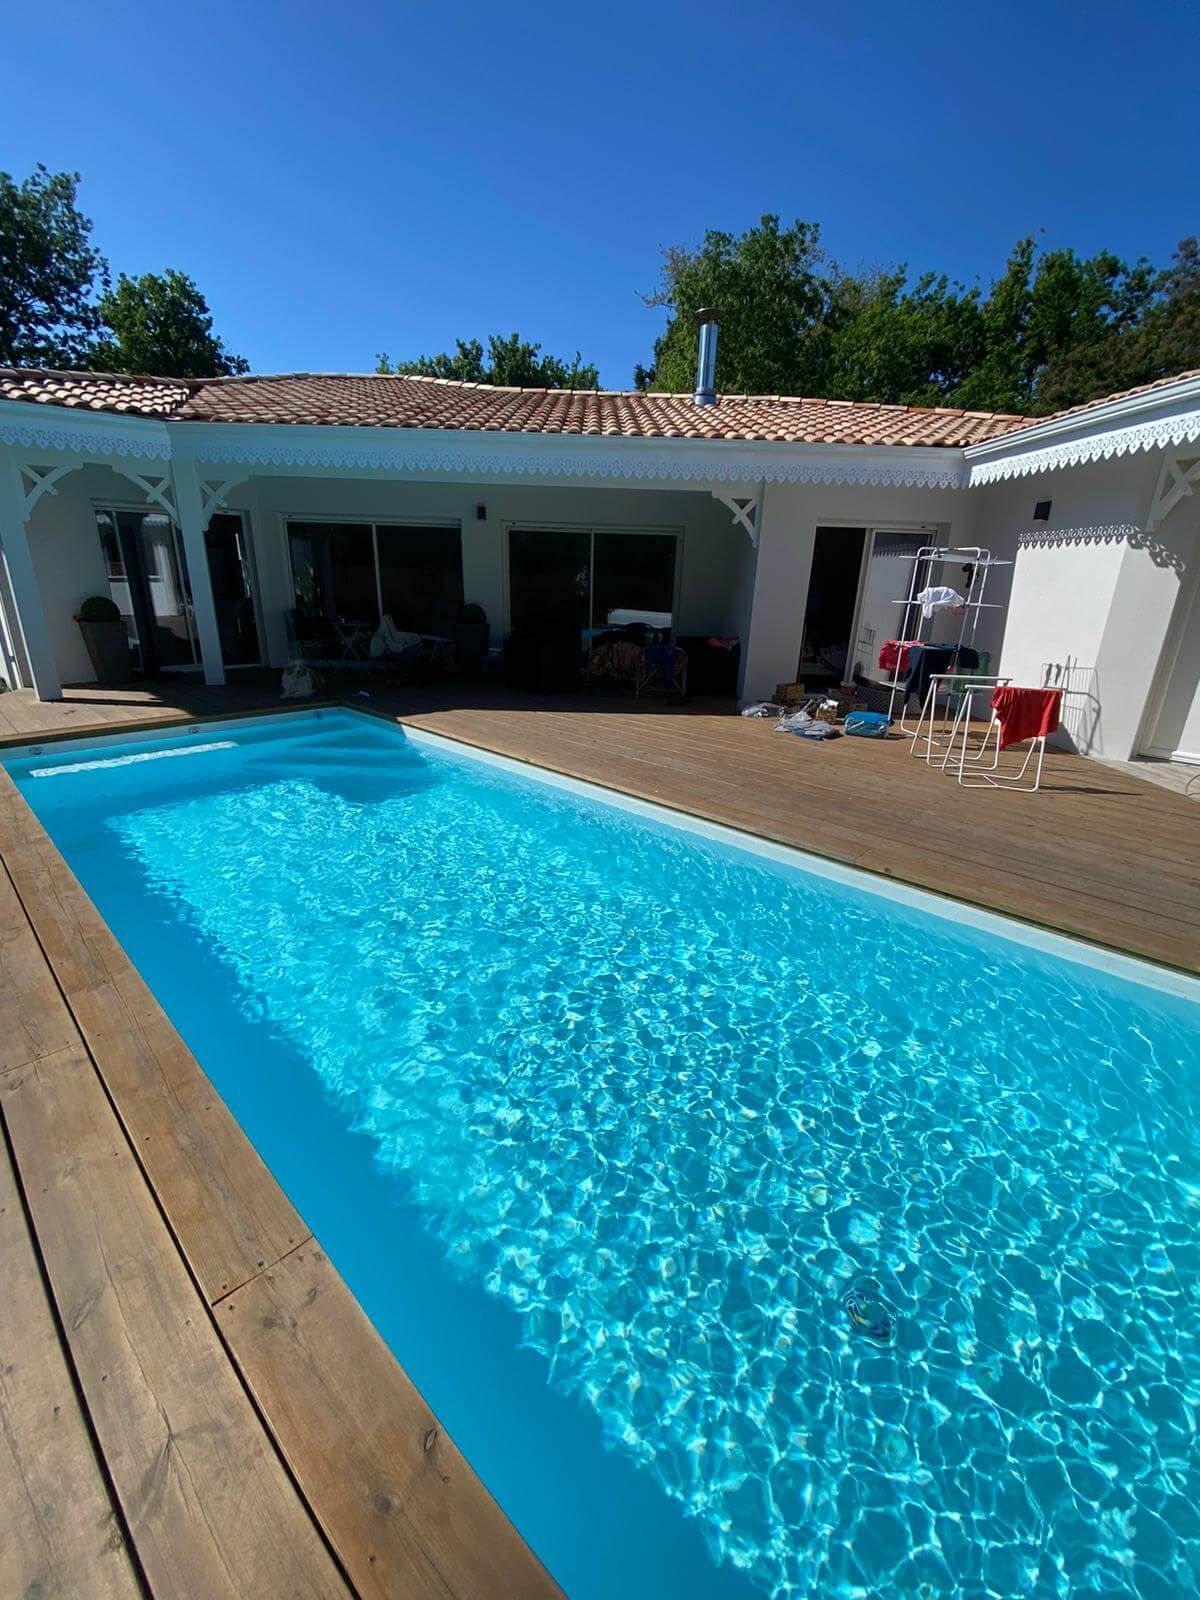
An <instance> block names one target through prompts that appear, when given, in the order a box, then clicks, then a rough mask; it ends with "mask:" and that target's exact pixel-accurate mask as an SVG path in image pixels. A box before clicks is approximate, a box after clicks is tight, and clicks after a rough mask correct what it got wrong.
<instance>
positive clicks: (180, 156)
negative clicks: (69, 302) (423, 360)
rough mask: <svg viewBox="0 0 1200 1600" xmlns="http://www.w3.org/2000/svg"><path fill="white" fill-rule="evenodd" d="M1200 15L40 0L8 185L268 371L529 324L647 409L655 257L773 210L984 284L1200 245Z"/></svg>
mask: <svg viewBox="0 0 1200 1600" xmlns="http://www.w3.org/2000/svg"><path fill="white" fill-rule="evenodd" d="M1198 22H1200V13H1198V11H1197V8H1196V6H1195V5H1194V4H1184V3H1180V0H1161V3H1158V4H1156V5H1154V6H1153V7H1141V6H1136V5H1130V4H1128V3H1127V4H1124V5H1120V6H1117V5H1110V4H1106V3H1103V0H1100V3H1095V4H1083V3H1081V4H1075V5H1070V4H1059V3H1054V0H1048V3H1043V4H1028V5H1007V6H1006V5H989V4H981V5H972V4H968V5H964V6H950V5H937V6H935V5H926V4H922V3H916V4H912V5H908V6H898V5H895V4H888V5H883V4H876V3H875V0H861V3H859V4H857V5H855V6H840V5H823V6H816V5H801V4H797V3H791V4H785V3H777V0H746V3H741V4H726V5H715V4H709V3H705V0H690V3H683V0H670V3H656V0H641V3H638V4H629V3H626V0H607V3H605V4H590V5H579V6H566V5H562V4H561V3H560V4H555V5H546V4H542V3H540V0H523V3H521V4H519V5H518V4H507V5H498V4H487V5H484V4H466V3H460V0H441V3H439V4H437V5H434V6H429V5H423V6H414V5H408V4H398V3H392V4H388V3H378V0H369V3H358V4H356V3H353V0H351V3H348V4H345V3H344V4H342V5H340V6H330V5H317V4H314V3H312V0H291V3H288V4H278V5H270V4H262V3H260V0H242V3H240V4H237V5H234V4H230V3H227V0H210V3H205V4H191V5H174V6H172V5H163V4H161V3H156V4H149V3H146V4H133V3H130V0H106V3H105V4H104V5H103V6H97V5H95V4H94V3H92V0H88V3H78V0H76V3H70V4H65V3H62V0H40V3H38V4H25V5H23V6H21V7H20V9H19V10H16V9H15V8H8V10H7V11H6V15H5V19H4V22H3V24H2V25H0V26H2V29H3V32H2V34H0V37H2V38H3V41H4V48H3V56H4V78H5V92H4V94H3V95H2V96H0V168H4V169H6V170H8V171H11V172H13V173H14V174H16V175H19V176H21V175H24V174H25V173H26V172H28V171H29V170H30V168H31V167H32V165H33V164H34V162H36V161H38V160H41V161H43V162H45V163H46V164H47V165H48V166H50V167H51V168H71V169H77V170H78V171H80V172H81V173H82V175H83V184H82V189H81V199H82V204H83V206H84V208H85V209H86V210H87V211H88V212H89V214H90V215H91V216H92V217H93V218H94V219H95V223H96V239H97V241H98V243H99V244H100V246H101V248H102V249H103V250H104V252H105V253H106V255H107V256H108V258H109V260H110V261H111V263H112V266H113V269H114V272H115V271H119V270H124V271H128V272H141V271H148V270H161V269H163V268H164V267H167V266H175V267H179V268H181V269H182V270H184V271H186V272H189V273H190V274H191V275H192V276H193V277H194V278H195V279H196V280H197V281H198V283H199V284H200V286H201V288H202V289H203V291H204V292H205V294H206V295H207V297H208V299H209V302H210V304H211V306H212V308H213V311H214V313H215V315H216V320H217V327H218V331H219V332H220V333H221V334H222V336H223V337H224V338H225V340H226V342H227V343H228V344H229V345H230V346H231V347H232V348H233V349H235V350H237V351H239V352H241V353H243V354H244V355H246V356H247V357H248V358H249V360H250V362H251V364H252V366H253V368H254V370H256V371H264V372H266V371H292V370H309V371H369V370H370V369H371V368H372V367H373V365H374V362H375V357H376V354H377V352H379V351H380V350H387V351H389V352H390V353H391V354H392V355H393V356H404V355H415V354H418V353H423V352H430V351H434V350H438V349H443V348H446V347H448V346H450V345H452V342H453V340H454V339H455V337H466V336H469V335H472V334H474V335H479V336H483V335H485V334H486V333H488V332H489V331H493V330H495V331H509V330H511V329H514V328H515V329H518V330H519V331H520V333H521V334H522V335H523V336H524V337H526V338H531V339H536V340H539V341H541V343H542V344H543V345H544V347H545V348H546V349H547V350H550V351H553V352H555V353H558V354H568V353H571V352H573V351H574V350H575V349H576V348H579V349H581V350H582V352H583V354H584V356H585V358H587V359H590V360H594V361H596V362H597V363H598V364H599V366H600V370H601V377H602V380H603V381H604V383H605V384H606V385H608V386H610V387H626V386H628V384H629V383H630V381H631V375H632V369H633V365H634V363H635V362H636V361H638V360H645V359H648V357H649V354H650V349H651V345H652V343H653V340H654V337H655V334H656V333H657V331H658V330H659V328H660V326H661V322H662V313H661V312H657V311H651V310H647V309H646V308H645V307H643V306H642V304H641V302H640V301H639V299H638V297H637V291H638V290H648V289H650V288H652V287H653V285H654V283H655V280H656V277H657V272H658V262H659V251H660V248H661V247H662V246H663V245H666V244H670V243H672V242H676V241H681V242H688V241H694V240H696V239H697V238H698V237H699V236H700V234H701V233H702V232H703V231H704V229H705V228H706V227H720V228H727V229H731V230H735V231H740V230H741V229H743V228H745V227H746V226H748V225H749V224H750V223H752V222H753V221H755V220H756V219H757V218H758V216H759V215H760V214H761V213H763V212H765V211H775V212H778V213H780V214H781V215H782V216H783V217H784V218H785V219H788V220H790V219H792V218H794V217H803V218H805V219H807V220H811V221H816V222H819V223H820V224H821V225H822V228H823V232H824V241H825V244H826V246H827V248H828V250H829V251H830V253H831V254H832V255H833V256H834V257H836V258H838V259H840V260H842V261H845V262H847V263H849V264H858V263H862V262H865V261H889V262H890V261H893V260H907V261H909V262H910V264H911V265H912V266H913V267H914V268H917V267H931V268H936V269H938V270H945V271H948V272H950V273H951V274H952V275H955V276H958V277H962V278H965V279H967V280H972V279H974V278H975V277H977V276H980V275H982V276H985V277H986V276H987V275H989V274H990V273H992V272H993V270H998V269H999V266H1000V265H1001V263H1002V261H1003V258H1004V256H1005V253H1006V252H1007V250H1008V248H1009V247H1010V245H1011V244H1012V242H1013V241H1014V240H1015V239H1016V238H1017V237H1018V236H1020V235H1022V234H1025V233H1028V232H1033V231H1036V230H1039V229H1042V230H1044V235H1043V237H1044V240H1045V242H1047V243H1048V244H1055V245H1057V244H1072V245H1074V246H1075V247H1076V248H1077V249H1079V250H1081V251H1086V252H1091V251H1094V250H1096V249H1099V248H1102V247H1107V248H1111V249H1114V250H1117V251H1118V252H1120V253H1123V254H1128V255H1130V256H1137V255H1141V254H1146V255H1149V256H1150V257H1151V258H1152V259H1154V260H1155V261H1165V260H1166V259H1167V257H1168V256H1169V254H1170V252H1171V250H1172V248H1173V247H1174V245H1175V243H1176V242H1177V240H1178V239H1179V238H1181V237H1182V236H1183V235H1185V234H1187V233H1192V232H1196V231H1197V230H1200V205H1198V204H1197V202H1196V196H1197V194H1198V193H1200V134H1198V133H1197V124H1196V114H1195V101H1194V94H1193V92H1192V91H1193V88H1194V85H1195V84H1196V82H1197V68H1198V67H1200V26H1198Z"/></svg>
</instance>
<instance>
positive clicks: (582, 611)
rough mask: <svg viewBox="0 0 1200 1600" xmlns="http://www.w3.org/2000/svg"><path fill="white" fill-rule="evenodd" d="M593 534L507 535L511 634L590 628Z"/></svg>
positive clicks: (518, 531) (532, 531)
mask: <svg viewBox="0 0 1200 1600" xmlns="http://www.w3.org/2000/svg"><path fill="white" fill-rule="evenodd" d="M590 586H591V534H589V533H581V532H580V531H579V530H578V529H559V528H513V529H512V531H511V532H510V533H509V536H508V590H509V611H510V613H511V621H512V627H513V631H514V632H515V631H516V630H517V629H518V628H545V627H547V626H554V625H556V624H558V625H562V626H568V627H572V628H577V629H579V630H580V633H581V634H582V631H583V629H584V628H586V627H587V625H588V621H587V619H588V593H589V589H590Z"/></svg>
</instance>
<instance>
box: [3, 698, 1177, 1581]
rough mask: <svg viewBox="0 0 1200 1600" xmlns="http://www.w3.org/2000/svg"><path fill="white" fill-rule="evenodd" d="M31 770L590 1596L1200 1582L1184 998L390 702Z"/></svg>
mask: <svg viewBox="0 0 1200 1600" xmlns="http://www.w3.org/2000/svg"><path fill="white" fill-rule="evenodd" d="M167 751H171V752H174V754H173V756H172V758H171V759H166V758H165V757H164V758H162V759H147V760H136V761H129V760H127V759H125V758H126V757H127V756H128V755H130V754H136V755H140V756H151V757H154V756H159V755H160V753H162V752H167ZM7 764H8V766H9V769H10V771H12V773H13V775H14V777H15V778H16V779H17V781H18V783H19V784H20V787H21V789H22V791H23V792H24V794H25V796H26V798H27V799H28V800H29V802H30V804H31V805H32V806H33V808H34V810H35V811H36V812H37V814H38V816H39V817H40V818H41V819H42V821H43V823H44V824H45V825H46V827H47V829H48V830H49V832H50V833H51V835H52V836H53V838H54V839H55V841H56V842H57V844H58V846H59V848H60V849H61V850H62V851H63V853H64V855H65V856H66V858H67V860H68V861H69V862H70V864H71V866H72V867H73V868H74V870H75V872H76V873H77V875H78V876H79V877H80V879H81V880H82V882H83V883H84V885H85V887H86V888H87V889H88V891H89V892H90V893H91V895H92V897H93V898H94V899H95V901H96V902H97V904H98V905H99V907H100V909H101V911H102V912H103V914H104V915H105V917H106V918H107V920H108V922H109V924H110V926H111V927H112V928H113V930H114V932H115V933H116V935H117V937H118V938H119V939H120V940H121V942H122V943H123V945H124V946H125V948H126V949H127V951H128V952H129V954H130V955H131V957H132V958H133V960H134V961H135V962H136V964H137V965H138V967H139V968H140V970H141V971H142V973H143V974H144V975H145V977H146V979H147V981H148V982H149V983H150V984H151V986H152V987H153V989H154V991H155V992H156V994H157V995H158V998H159V999H160V1001H161V1002H162V1003H163V1005H164V1006H165V1008H166V1010H167V1011H168V1013H169V1014H170V1015H171V1017H172V1018H173V1020H174V1021H175V1023H176V1025H177V1026H178V1028H179V1029H180V1031H181V1032H182V1033H183V1035H184V1037H185V1039H186V1040H187V1041H188V1043H189V1045H190V1046H191V1047H192V1049H193V1050H194V1051H195V1053H196V1055H197V1056H198V1058H199V1059H200V1061H201V1063H202V1064H203V1066H204V1067H205V1069H206V1070H207V1071H208V1073H209V1074H210V1076H211V1077H212V1079H213V1080H214V1082H215V1084H216V1086H217V1088H218V1090H219V1091H220V1092H221V1094H222V1095H223V1096H224V1098H225V1099H226V1101H227V1102H228V1103H229V1105H230V1106H231V1108H232V1109H233V1111H234V1113H235V1114H236V1115H237V1116H238V1117H239V1119H240V1120H241V1122H242V1124H243V1126H244V1127H245V1128H246V1130H247V1132H248V1133H249V1135H250V1137H251V1138H252V1139H253V1140H254V1142H255V1144H256V1145H257V1146H258V1148H259V1149H260V1151H261V1152H262V1153H263V1155H264V1157H265V1159H266V1160H267V1161H268V1162H269V1163H270V1165H271V1167H272V1169H273V1170H274V1171H275V1173H276V1175H277V1176H278V1177H279V1179H280V1181H281V1182H282V1183H283V1185H284V1187H285V1188H286V1189H287V1190H288V1192H289V1194H290V1195H291V1197H292V1199H293V1200H294V1201H295V1203H296V1204H297V1206H298V1207H299V1209H300V1210H301V1212H302V1213H303V1215H304V1216H305V1218H306V1220H307V1222H308V1224H309V1225H310V1227H312V1228H313V1230H314V1232H315V1233H316V1234H317V1235H318V1237H319V1238H320V1239H321V1241H322V1243H323V1244H324V1246H325V1247H326V1249H327V1250H328V1252H329V1254H330V1256H331V1257H332V1259H333V1260H334V1262H335V1263H336V1264H337V1266H338V1267H339V1269H340V1270H341V1271H342V1273H343V1275H344V1276H345V1277H346V1279H347V1281H348V1282H349V1284H350V1286H351V1288H352V1289H353V1290H354V1292H355V1293H356V1294H357V1295H358V1297H359V1299H360V1300H361V1301H362V1303H363V1305H364V1307H365V1309H366V1310H367V1312H368V1314H369V1315H370V1316H371V1317H372V1318H373V1320H374V1321H375V1323H376V1325H377V1326H378V1327H379V1329H380V1330H381V1332H382V1333H383V1335H384V1337H385V1338H386V1339H387V1340H388V1341H389V1343H390V1344H391V1346H392V1348H393V1349H394V1350H395V1352H396V1354H397V1356H398V1358H399V1359H400V1361H401V1362H402V1363H403V1365H404V1366H405V1368H406V1369H407V1371H408V1372H409V1373H410V1375H411V1376H412V1377H413V1379H414V1380H415V1381H416V1383H417V1384H418V1385H419V1386H420V1388H421V1389H422V1391H423V1392H424V1393H425V1395H426V1398H427V1399H428V1400H429V1402H430V1403H431V1405H432V1406H433V1407H434V1409H435V1410H436V1411H437V1412H438V1413H439V1414H440V1416H441V1418H442V1421H443V1423H444V1424H445V1425H446V1427H447V1428H448V1429H449V1430H450V1432H451V1434H452V1435H453V1436H454V1438H455V1439H456V1442H457V1443H458V1444H459V1445H460V1446H461V1447H462V1448H463V1450H464V1451H465V1453H466V1455H467V1456H468V1458H469V1459H470V1460H471V1461H472V1463H473V1464H474V1466H475V1467H476V1469H477V1470H478V1471H479V1473H480V1474H481V1476H482V1477H483V1478H484V1480H485V1482H486V1483H487V1484H488V1486H489V1487H490V1488H491V1490H492V1491H493V1493H494V1494H495V1495H496V1496H497V1498H498V1499H499V1501H500V1502H501V1504H502V1505H503V1506H504V1507H505V1509H506V1510H507V1511H508V1513H509V1514H510V1515H511V1516H512V1518H513V1519H514V1521H515V1522H516V1524H517V1526H518V1527H519V1528H520V1529H521V1531H522V1532H523V1533H524V1534H525V1536H526V1538H527V1539H528V1540H529V1541H530V1543H531V1544H532V1545H533V1547H534V1548H535V1550H536V1551H537V1552H538V1554H539V1555H540V1556H541V1557H542V1559H543V1560H544V1561H545V1562H546V1564H547V1565H548V1567H549V1568H550V1570H551V1571H552V1572H553V1573H554V1574H555V1576H556V1577H557V1578H558V1579H559V1581H560V1582H561V1583H562V1585H563V1587H564V1588H565V1589H566V1591H567V1593H568V1595H569V1596H571V1600H609V1597H612V1596H615V1595H621V1596H623V1597H628V1600H650V1597H660V1596H664V1595H687V1596H689V1597H697V1600H707V1597H713V1600H725V1597H733V1596H740V1597H746V1600H750V1597H753V1596H755V1595H764V1594H765V1595H774V1596H777V1597H783V1596H789V1597H800V1596H804V1597H809V1596H812V1597H816V1596H821V1597H829V1596H846V1597H849V1596H893V1595H895V1596H930V1597H945V1596H949V1597H963V1600H968V1597H969V1600H976V1597H983V1596H997V1597H1002V1600H1008V1597H1016V1596H1026V1595H1028V1596H1039V1597H1040V1596H1060V1595H1061V1596H1068V1595H1069V1596H1075V1597H1079V1596H1088V1597H1095V1600H1101V1597H1104V1600H1107V1597H1110V1596H1126V1595H1137V1596H1141V1597H1153V1600H1158V1597H1163V1600H1166V1597H1167V1596H1171V1597H1173V1600H1174V1597H1177V1596H1179V1595H1180V1594H1181V1593H1183V1594H1187V1593H1195V1592H1197V1590H1198V1589H1200V1511H1198V1510H1197V1507H1198V1506H1200V1459H1198V1456H1197V1447H1196V1432H1195V1428H1196V1409H1197V1406H1198V1405H1200V1300H1198V1298H1197V1294H1198V1278H1197V1268H1198V1266H1200V1238H1198V1235H1197V1222H1198V1221H1200V1131H1198V1130H1200V1119H1198V1117H1197V1083H1198V1081H1200V1079H1198V1069H1200V1061H1198V1059H1197V1056H1198V1051H1197V1040H1198V1032H1197V1019H1198V1016H1200V1007H1198V1006H1197V1005H1196V1004H1195V1003H1194V1001H1193V1000H1192V999H1191V997H1190V996H1189V995H1188V994H1187V993H1186V992H1185V990H1186V986H1185V985H1182V984H1180V985H1177V986H1176V989H1177V990H1178V991H1179V992H1172V989H1171V985H1170V984H1167V985H1165V986H1164V987H1162V988H1158V987H1155V986H1149V985H1145V984H1141V983H1134V982H1133V981H1131V980H1130V979H1129V978H1128V977H1123V976H1117V975H1114V974H1113V973H1111V972H1108V971H1104V970H1101V969H1100V968H1099V967H1097V966H1095V965H1089V964H1086V963H1082V962H1076V961H1072V960H1066V959H1063V958H1062V957H1061V956H1060V955H1058V954H1055V953H1053V952H1052V951H1047V950H1042V949H1037V948H1032V947H1030V946H1029V945H1027V944H1023V943H1017V942H1013V941H1012V940H1010V939H1008V938H1006V937H1003V936H1002V934H1001V933H1000V932H997V931H989V930H987V929H983V928H976V927H969V926H964V925H963V924H961V923H956V922H955V921H954V920H952V918H953V908H949V907H948V908H947V909H948V913H949V914H948V915H947V916H945V917H942V916H935V915H932V914H930V912H929V911H928V910H926V909H923V908H922V907H921V906H919V905H913V904H907V903H904V902H903V901H902V900H901V901H898V900H895V899H890V898H884V897H882V896H880V895H878V894H875V893H873V892H871V891H870V890H869V889H867V888H864V887H861V886H858V885H857V884H855V883H852V882H843V881H837V879H836V878H833V879H831V878H830V877H827V876H823V875H820V874H819V873H816V872H811V871H808V870H805V869H804V867H803V865H797V864H795V863H794V862H793V863H789V862H785V861H775V860H769V859H761V858H759V857H757V856H755V855H753V854H749V853H747V852H746V851H743V850H741V849H739V848H737V847H736V846H734V845H733V844H730V843H727V842H723V841H721V840H718V839H712V838H705V837H698V836H697V835H696V834H694V833H691V832H685V831H682V830H681V829H678V828H675V827H673V826H671V825H669V824H667V823H664V822H660V821H656V820H652V819H647V818H646V817H645V816H640V815H637V814H633V813H631V812H630V811H628V810H625V809H620V808H618V807H616V806H614V805H611V804H606V803H604V802H603V801H601V800H599V799H593V798H588V797H587V796H585V795H581V794H578V793H573V792H566V791H564V790H563V789H561V788H555V787H552V786H549V785H547V784H544V783H541V782H539V781H537V780H536V779H534V778H530V777H527V776H525V775H522V774H518V773H513V772H511V771H508V770H503V769H502V768H501V767H497V766H493V765H488V764H485V763H482V762H480V761H479V760H478V759H476V758H475V757H473V756H471V755H469V754H466V753H461V752H458V751H456V750H455V749H454V748H453V747H450V746H445V745H439V744H438V743H437V742H429V741H425V742H421V743H417V742H414V741H413V740H410V739H407V738H406V737H405V736H404V735H403V734H402V733H401V732H400V731H399V730H398V729H395V728H392V727H391V726H388V725H385V724H383V723H381V722H378V721H375V720H373V719H369V718H366V717H361V716H356V715H354V714H352V713H348V712H333V713H323V714H319V715H314V714H304V715H300V716H296V717H291V718H288V719H276V720H274V721H271V722H267V723H263V724H260V725H257V726H255V725H250V724H236V725H227V726H226V727H224V728H222V729H220V730H219V731H216V732H214V731H213V730H212V729H211V728H208V729H205V730H203V731H201V732H198V733H196V734H194V735H191V736H176V737H173V738H170V739H159V740H157V741H152V742H146V741H142V742H138V743H131V742H126V743H124V744H121V745H114V744H109V745H108V746H107V747H102V748H82V749H81V748H79V747H75V748H72V749H70V750H65V749H63V748H62V747H53V748H52V749H50V750H48V752H47V753H46V754H42V755H35V756H28V757H23V758H22V759H20V760H12V761H9V762H8V763H7ZM1006 814H1007V813H1006Z"/></svg>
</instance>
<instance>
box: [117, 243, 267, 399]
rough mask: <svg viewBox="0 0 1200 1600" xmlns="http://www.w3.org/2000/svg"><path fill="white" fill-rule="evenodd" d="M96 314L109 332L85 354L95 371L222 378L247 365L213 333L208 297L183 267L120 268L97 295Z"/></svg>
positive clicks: (169, 376) (244, 369) (243, 369)
mask: <svg viewBox="0 0 1200 1600" xmlns="http://www.w3.org/2000/svg"><path fill="white" fill-rule="evenodd" d="M100 315H101V318H102V320H103V323H104V326H105V329H106V330H107V331H108V333H109V334H110V335H111V337H102V338H101V339H100V340H99V341H98V342H97V343H96V345H95V347H94V348H93V349H92V351H91V352H90V353H89V364H90V365H91V366H94V367H95V368H96V369H97V371H100V372H144V373H152V374H153V375H154V376H156V377H160V378H223V377H228V376H230V375H231V374H233V373H239V372H248V371H249V370H250V365H249V363H248V362H247V361H246V360H244V359H243V357H241V356H235V355H232V354H230V352H229V351H228V350H226V348H225V346H224V345H223V344H222V343H221V340H220V339H219V338H218V337H217V335H216V334H215V333H214V332H213V319H212V313H211V312H210V311H209V309H208V302H207V300H205V298H204V296H203V295H202V294H201V293H200V290H199V289H198V288H197V287H196V285H195V283H194V282H193V281H192V279H191V278H189V277H188V276H187V274H186V273H184V272H176V271H175V270H174V269H173V268H168V269H167V271H166V272H163V273H158V272H144V273H143V274H142V275H141V277H140V278H131V277H127V276H126V274H125V273H122V274H121V276H120V278H119V279H118V280H117V286H116V288H115V289H109V290H107V291H106V292H105V293H104V294H103V295H102V296H101V297H100Z"/></svg>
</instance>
